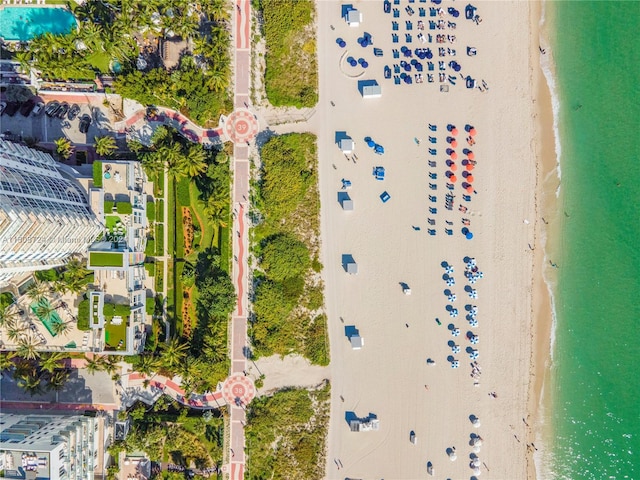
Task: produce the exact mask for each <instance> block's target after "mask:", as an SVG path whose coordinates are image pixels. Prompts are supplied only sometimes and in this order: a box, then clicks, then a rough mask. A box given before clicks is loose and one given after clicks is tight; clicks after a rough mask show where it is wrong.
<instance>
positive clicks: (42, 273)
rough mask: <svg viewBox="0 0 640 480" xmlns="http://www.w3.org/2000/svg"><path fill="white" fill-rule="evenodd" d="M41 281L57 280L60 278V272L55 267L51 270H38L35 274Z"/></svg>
mask: <svg viewBox="0 0 640 480" xmlns="http://www.w3.org/2000/svg"><path fill="white" fill-rule="evenodd" d="M33 275H34V276H35V277H36V278H37V279H38V280H40V281H41V282H55V281H57V280H59V279H60V274H59V273H58V271H57V270H56V269H55V268H50V269H49V270H37V271H35V272H34V274H33Z"/></svg>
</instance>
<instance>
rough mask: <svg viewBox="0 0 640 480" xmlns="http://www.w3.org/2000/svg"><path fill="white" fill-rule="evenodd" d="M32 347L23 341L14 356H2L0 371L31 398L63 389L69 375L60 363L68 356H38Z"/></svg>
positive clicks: (55, 354)
mask: <svg viewBox="0 0 640 480" xmlns="http://www.w3.org/2000/svg"><path fill="white" fill-rule="evenodd" d="M32 347H35V346H34V345H33V344H32V343H30V342H29V341H24V342H21V343H20V345H19V347H18V351H17V352H16V355H15V356H10V355H9V354H2V357H1V362H0V364H1V365H0V370H1V371H6V372H8V373H9V374H10V375H11V376H12V377H13V378H14V379H15V380H16V383H17V385H18V387H20V388H22V389H23V390H24V391H25V392H27V393H29V394H30V395H32V396H33V395H37V394H39V393H42V392H44V391H45V390H54V391H59V390H61V389H62V388H64V385H65V383H66V381H67V379H68V377H69V373H68V371H67V369H66V368H65V366H64V364H63V363H62V362H63V361H64V360H65V359H67V358H69V356H68V355H67V354H64V353H62V352H53V353H41V354H39V353H38V352H37V351H36V350H35V348H32Z"/></svg>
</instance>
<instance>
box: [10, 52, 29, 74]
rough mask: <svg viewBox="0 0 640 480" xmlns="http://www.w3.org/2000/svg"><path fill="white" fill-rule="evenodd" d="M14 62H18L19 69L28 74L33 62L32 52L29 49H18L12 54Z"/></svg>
mask: <svg viewBox="0 0 640 480" xmlns="http://www.w3.org/2000/svg"><path fill="white" fill-rule="evenodd" d="M13 59H14V60H15V61H16V62H19V63H20V69H21V70H22V71H23V72H24V73H26V74H29V72H31V64H32V62H33V53H32V52H31V51H30V50H20V51H19V52H16V53H15V55H14V56H13Z"/></svg>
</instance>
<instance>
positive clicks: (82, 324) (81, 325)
mask: <svg viewBox="0 0 640 480" xmlns="http://www.w3.org/2000/svg"><path fill="white" fill-rule="evenodd" d="M89 329H90V327H89V299H84V300H82V301H80V303H78V330H89Z"/></svg>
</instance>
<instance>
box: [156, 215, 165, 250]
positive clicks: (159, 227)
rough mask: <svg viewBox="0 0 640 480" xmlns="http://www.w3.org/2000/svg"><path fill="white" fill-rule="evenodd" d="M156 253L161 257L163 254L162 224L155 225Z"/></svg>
mask: <svg viewBox="0 0 640 480" xmlns="http://www.w3.org/2000/svg"><path fill="white" fill-rule="evenodd" d="M156 255H157V256H159V257H161V256H162V255H164V224H163V223H158V224H157V225H156Z"/></svg>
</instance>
